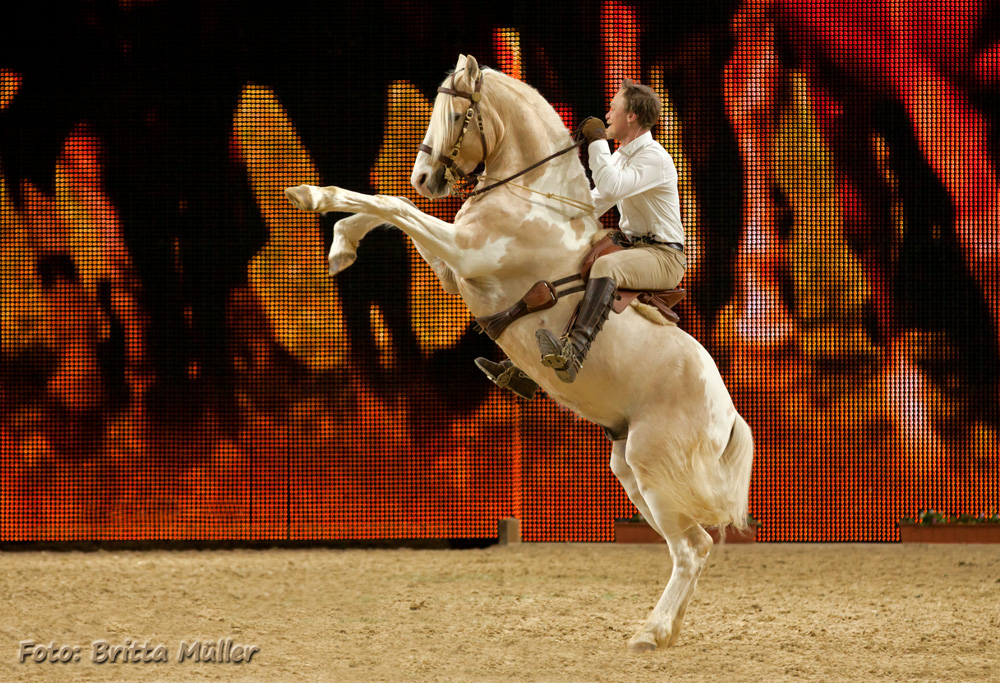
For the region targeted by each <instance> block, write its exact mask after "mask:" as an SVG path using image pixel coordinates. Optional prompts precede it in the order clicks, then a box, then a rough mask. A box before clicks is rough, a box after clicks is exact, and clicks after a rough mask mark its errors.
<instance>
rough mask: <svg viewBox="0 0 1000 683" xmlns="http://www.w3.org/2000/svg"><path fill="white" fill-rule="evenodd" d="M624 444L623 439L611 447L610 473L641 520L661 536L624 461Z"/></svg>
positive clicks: (630, 469) (630, 470)
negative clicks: (615, 478)
mask: <svg viewBox="0 0 1000 683" xmlns="http://www.w3.org/2000/svg"><path fill="white" fill-rule="evenodd" d="M625 444H626V441H625V440H624V439H622V440H620V441H615V442H613V443H612V445H611V471H612V473H614V475H615V477H617V478H618V481H619V482H620V483H621V485H622V488H623V489H625V493H626V495H628V499H629V500H630V501H632V504H633V505H635V507H636V509H637V510H638V511H639V514H641V515H642V517H643V519H645V520H646V522H647V523H648V524H649V526H651V527H652V528H653V530H654V531H655V532H656V533H658V534H660V536H663V532H662V531H660V527H659V526H657V524H656V520H655V519H653V515H652V513H651V512H650V510H649V506H648V505H646V501H645V500H644V499H643V497H642V494H641V493H639V484H638V482H637V481H636V480H635V474H634V473H633V472H632V468H631V467H630V466H629V464H628V463H627V462H626V461H625Z"/></svg>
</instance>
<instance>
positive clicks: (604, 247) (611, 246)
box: [580, 233, 622, 280]
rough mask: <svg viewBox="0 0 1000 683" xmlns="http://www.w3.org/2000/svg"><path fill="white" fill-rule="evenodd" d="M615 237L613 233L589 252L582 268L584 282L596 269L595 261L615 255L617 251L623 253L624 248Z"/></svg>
mask: <svg viewBox="0 0 1000 683" xmlns="http://www.w3.org/2000/svg"><path fill="white" fill-rule="evenodd" d="M613 237H614V233H611V234H610V235H608V236H607V237H605V238H604V239H602V240H601V241H600V242H598V243H597V244H595V245H594V246H593V248H591V250H590V251H589V252H587V255H586V256H584V257H583V266H581V268H580V274H581V275H583V279H584V280H586V279H587V278H589V277H590V269H591V268H593V267H594V261H596V260H597V259H599V258H600V257H602V256H606V255H608V254H613V253H614V252H616V251H622V247H620V246H618V244H616V243H615V241H614V238H613Z"/></svg>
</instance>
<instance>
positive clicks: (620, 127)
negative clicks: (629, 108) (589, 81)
mask: <svg viewBox="0 0 1000 683" xmlns="http://www.w3.org/2000/svg"><path fill="white" fill-rule="evenodd" d="M605 118H606V119H607V123H608V128H607V130H606V131H605V132H604V137H606V138H608V139H611V140H618V141H621V140H624V139H625V138H626V137H628V133H629V131H630V128H631V126H632V124H634V123H635V114H629V113H627V112H626V111H625V95H624V94H623V93H622V91H621V90H619V91H618V93H617V94H616V95H615V96H614V98H613V99H612V100H611V108H610V109H608V113H607V115H606V116H605Z"/></svg>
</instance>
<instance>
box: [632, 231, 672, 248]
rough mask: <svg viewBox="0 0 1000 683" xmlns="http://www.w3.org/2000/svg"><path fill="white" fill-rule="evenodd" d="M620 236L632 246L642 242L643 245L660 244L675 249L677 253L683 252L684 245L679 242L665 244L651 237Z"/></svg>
mask: <svg viewBox="0 0 1000 683" xmlns="http://www.w3.org/2000/svg"><path fill="white" fill-rule="evenodd" d="M622 234H623V235H625V239H627V240H628V241H629V242H632V243H633V244H634V243H637V242H642V243H643V244H662V245H663V246H665V247H670V248H671V249H676V250H677V251H684V245H683V244H681V243H680V242H665V241H663V240H661V239H659V238H658V237H655V236H653V235H628V234H626V233H624V232H623V233H622Z"/></svg>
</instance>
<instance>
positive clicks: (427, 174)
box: [410, 165, 449, 199]
mask: <svg viewBox="0 0 1000 683" xmlns="http://www.w3.org/2000/svg"><path fill="white" fill-rule="evenodd" d="M410 184H411V185H412V186H413V189H414V190H416V191H417V194H419V195H420V196H421V197H426V198H428V199H438V198H440V197H445V196H447V195H448V192H449V188H448V181H447V179H446V178H445V168H444V166H443V165H438V167H437V168H436V169H430V168H428V167H426V166H421V167H420V168H415V169H414V170H413V174H412V175H411V176H410Z"/></svg>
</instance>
